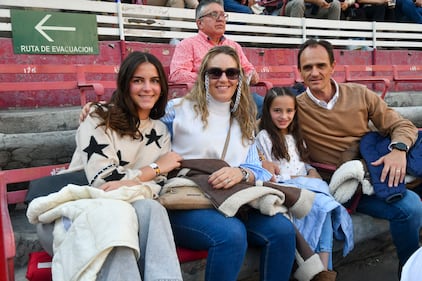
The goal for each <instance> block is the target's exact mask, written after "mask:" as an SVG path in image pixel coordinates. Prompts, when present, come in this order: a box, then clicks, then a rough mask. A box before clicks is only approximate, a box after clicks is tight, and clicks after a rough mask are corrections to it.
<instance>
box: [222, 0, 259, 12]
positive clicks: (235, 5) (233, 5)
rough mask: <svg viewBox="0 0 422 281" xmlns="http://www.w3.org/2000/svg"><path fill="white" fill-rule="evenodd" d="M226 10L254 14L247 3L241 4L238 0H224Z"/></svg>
mask: <svg viewBox="0 0 422 281" xmlns="http://www.w3.org/2000/svg"><path fill="white" fill-rule="evenodd" d="M224 11H226V12H235V13H244V14H253V12H252V10H251V8H249V7H248V6H246V5H243V4H240V3H239V2H238V1H236V0H224Z"/></svg>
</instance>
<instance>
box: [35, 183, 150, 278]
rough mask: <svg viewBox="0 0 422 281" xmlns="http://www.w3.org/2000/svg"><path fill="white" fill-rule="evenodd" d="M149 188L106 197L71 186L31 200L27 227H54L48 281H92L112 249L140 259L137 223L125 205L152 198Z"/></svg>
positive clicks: (97, 191)
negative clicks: (125, 250)
mask: <svg viewBox="0 0 422 281" xmlns="http://www.w3.org/2000/svg"><path fill="white" fill-rule="evenodd" d="M150 185H151V184H144V185H137V186H132V187H126V186H125V187H121V188H119V189H117V190H113V191H109V192H105V191H103V190H100V189H97V188H93V187H90V186H77V185H72V184H70V185H67V186H65V187H64V188H63V189H61V190H60V191H59V192H56V193H52V194H50V195H48V196H44V197H39V198H36V199H34V200H33V201H32V202H31V203H30V204H29V206H28V210H27V217H28V220H29V222H30V223H32V224H36V223H52V222H55V226H54V232H53V234H54V242H53V251H54V256H53V263H52V275H53V280H55V281H62V280H63V281H73V280H75V281H76V280H81V281H82V280H87V281H88V280H95V279H96V275H97V273H98V271H99V270H100V268H101V266H102V264H103V263H104V261H105V259H106V257H107V255H108V253H109V252H110V251H111V250H112V248H113V247H115V246H125V247H129V248H132V249H133V250H134V251H135V253H136V255H137V257H139V245H138V220H137V217H136V213H135V210H134V209H133V207H132V205H131V204H130V203H131V202H133V201H136V200H140V199H144V198H152V195H153V192H152V190H153V189H155V188H156V187H152V186H150ZM152 185H154V184H152Z"/></svg>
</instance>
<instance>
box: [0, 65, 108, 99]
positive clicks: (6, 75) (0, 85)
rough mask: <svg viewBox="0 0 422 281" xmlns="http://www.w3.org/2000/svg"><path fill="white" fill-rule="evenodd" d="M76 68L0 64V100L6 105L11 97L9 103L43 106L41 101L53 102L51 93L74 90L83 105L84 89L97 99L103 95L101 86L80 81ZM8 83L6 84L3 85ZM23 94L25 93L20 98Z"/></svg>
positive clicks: (67, 66)
mask: <svg viewBox="0 0 422 281" xmlns="http://www.w3.org/2000/svg"><path fill="white" fill-rule="evenodd" d="M78 71H79V67H78V66H77V65H64V64H39V65H37V64H0V80H1V81H2V82H0V92H3V94H2V95H1V96H2V99H4V100H1V99H0V106H2V103H4V104H6V102H3V101H6V100H7V99H10V96H9V95H14V96H15V97H14V98H13V99H12V100H16V101H18V102H17V104H16V106H20V105H21V102H22V103H25V102H28V101H31V102H32V103H33V104H34V106H42V102H43V99H45V100H48V99H55V98H57V96H55V95H51V91H75V92H79V94H80V104H81V105H84V104H85V103H86V95H85V90H87V89H92V90H94V91H95V93H96V96H97V97H96V98H97V100H99V99H100V96H101V95H102V94H103V92H104V89H103V86H102V85H101V84H99V83H95V82H88V81H86V80H84V79H81V77H82V76H81V74H80V73H79V72H78ZM4 81H9V82H4ZM22 92H26V93H27V94H26V95H23V94H22ZM36 92H46V93H47V94H46V95H35V94H34V93H36Z"/></svg>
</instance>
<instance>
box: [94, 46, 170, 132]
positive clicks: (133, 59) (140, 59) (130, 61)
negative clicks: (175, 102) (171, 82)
mask: <svg viewBox="0 0 422 281" xmlns="http://www.w3.org/2000/svg"><path fill="white" fill-rule="evenodd" d="M146 62H148V63H151V64H152V65H154V66H155V68H156V69H157V72H158V75H159V78H160V86H161V93H160V97H159V99H158V101H157V102H156V103H155V105H154V107H153V108H152V109H151V112H150V114H149V117H150V118H151V119H159V118H161V117H163V116H164V113H165V108H166V104H167V98H168V84H167V76H166V74H165V72H164V68H163V66H162V64H161V62H160V61H159V60H158V59H157V58H156V57H155V56H154V55H152V54H149V53H143V52H138V51H135V52H133V53H131V54H129V55H128V56H127V57H126V59H125V60H124V61H123V62H122V64H121V66H120V69H119V73H118V75H117V89H116V90H115V91H114V93H113V95H112V97H111V99H110V101H109V102H108V103H106V104H99V103H96V104H94V106H95V110H94V111H93V112H92V113H91V115H92V116H95V117H99V118H100V119H102V120H103V121H102V122H101V123H100V124H99V126H105V127H106V130H107V129H109V128H110V129H111V130H114V131H116V132H117V133H118V134H119V135H120V136H125V135H128V136H131V137H133V138H135V139H138V138H142V135H141V133H140V132H139V129H138V128H139V125H140V122H141V121H140V120H139V117H138V110H137V107H136V105H135V103H134V102H133V101H132V98H131V97H130V81H131V79H132V77H133V75H134V73H135V71H136V69H137V68H138V66H139V65H141V64H143V63H146Z"/></svg>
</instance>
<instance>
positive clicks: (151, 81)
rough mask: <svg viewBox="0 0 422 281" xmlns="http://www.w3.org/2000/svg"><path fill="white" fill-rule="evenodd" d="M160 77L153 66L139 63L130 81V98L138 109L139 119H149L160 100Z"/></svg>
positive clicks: (147, 63)
mask: <svg viewBox="0 0 422 281" xmlns="http://www.w3.org/2000/svg"><path fill="white" fill-rule="evenodd" d="M160 94H161V86H160V76H159V75H158V71H157V69H156V68H155V66H154V65H153V64H151V63H149V62H144V63H141V64H140V65H139V66H138V67H137V68H136V71H135V72H134V73H133V76H132V78H131V79H130V97H131V99H132V101H133V103H134V104H135V105H136V107H137V109H138V116H139V119H141V120H145V119H147V118H148V117H149V114H150V112H151V109H152V108H153V107H154V105H155V103H156V102H157V101H158V99H159V98H160Z"/></svg>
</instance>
